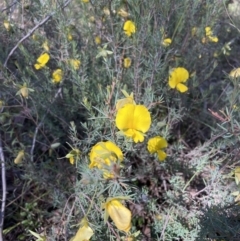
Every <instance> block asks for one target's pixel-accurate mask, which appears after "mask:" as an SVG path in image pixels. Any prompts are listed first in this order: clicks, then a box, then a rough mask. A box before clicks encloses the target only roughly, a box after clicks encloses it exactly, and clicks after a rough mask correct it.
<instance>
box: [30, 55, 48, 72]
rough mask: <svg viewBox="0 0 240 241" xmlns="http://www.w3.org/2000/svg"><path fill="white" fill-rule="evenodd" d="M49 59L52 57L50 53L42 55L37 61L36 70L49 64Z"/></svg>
mask: <svg viewBox="0 0 240 241" xmlns="http://www.w3.org/2000/svg"><path fill="white" fill-rule="evenodd" d="M49 59H50V56H49V54H48V53H44V54H42V55H40V56H39V58H38V59H37V63H36V64H34V67H35V69H37V70H38V69H41V68H43V67H44V66H45V65H46V64H47V62H48V61H49Z"/></svg>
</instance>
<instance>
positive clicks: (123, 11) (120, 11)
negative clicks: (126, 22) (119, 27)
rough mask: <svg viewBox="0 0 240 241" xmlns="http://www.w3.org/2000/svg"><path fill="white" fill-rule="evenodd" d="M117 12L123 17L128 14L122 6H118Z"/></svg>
mask: <svg viewBox="0 0 240 241" xmlns="http://www.w3.org/2000/svg"><path fill="white" fill-rule="evenodd" d="M117 13H118V15H120V16H121V17H123V18H126V17H128V16H129V13H128V12H127V11H126V10H125V9H123V8H120V9H119V10H118V12H117Z"/></svg>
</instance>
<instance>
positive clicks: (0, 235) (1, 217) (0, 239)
mask: <svg viewBox="0 0 240 241" xmlns="http://www.w3.org/2000/svg"><path fill="white" fill-rule="evenodd" d="M0 161H1V167H2V168H1V169H2V206H1V213H0V241H3V223H4V213H5V206H6V197H7V191H6V190H7V183H6V167H5V159H4V154H3V148H2V136H1V135H0Z"/></svg>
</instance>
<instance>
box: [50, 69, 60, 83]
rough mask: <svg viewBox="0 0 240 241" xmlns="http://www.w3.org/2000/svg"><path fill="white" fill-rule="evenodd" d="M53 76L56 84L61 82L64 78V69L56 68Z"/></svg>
mask: <svg viewBox="0 0 240 241" xmlns="http://www.w3.org/2000/svg"><path fill="white" fill-rule="evenodd" d="M52 78H53V83H55V84H57V83H59V82H61V80H62V78H63V71H62V70H61V69H56V70H55V71H54V72H53V74H52Z"/></svg>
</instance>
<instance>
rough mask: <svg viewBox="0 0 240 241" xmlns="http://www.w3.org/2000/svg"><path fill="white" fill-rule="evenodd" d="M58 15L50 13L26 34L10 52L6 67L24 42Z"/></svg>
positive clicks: (69, 0) (68, 1) (66, 3)
mask: <svg viewBox="0 0 240 241" xmlns="http://www.w3.org/2000/svg"><path fill="white" fill-rule="evenodd" d="M71 1H72V0H67V1H66V2H65V3H64V5H63V6H61V7H59V8H65V7H66V6H67V5H68V4H69V3H70V2H71ZM55 13H56V11H54V12H52V13H50V14H49V15H48V16H47V17H45V18H44V19H43V20H42V21H41V22H40V23H38V24H37V25H36V26H35V27H34V28H32V29H31V30H30V31H29V32H28V34H26V35H25V36H24V37H22V38H21V39H20V40H19V41H18V42H17V44H16V45H15V46H14V47H13V49H12V50H11V51H10V53H9V54H8V56H7V59H6V60H5V62H4V65H3V66H4V67H7V63H8V60H9V59H10V57H11V56H12V55H13V53H14V52H15V51H16V50H17V48H18V47H19V45H20V44H21V43H22V42H24V40H26V39H27V38H29V37H30V36H31V35H32V34H33V33H34V32H35V30H36V29H38V28H39V27H41V26H42V25H43V24H44V23H46V22H47V21H48V20H49V19H50V18H51V17H52V16H53V15H54V14H55Z"/></svg>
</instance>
